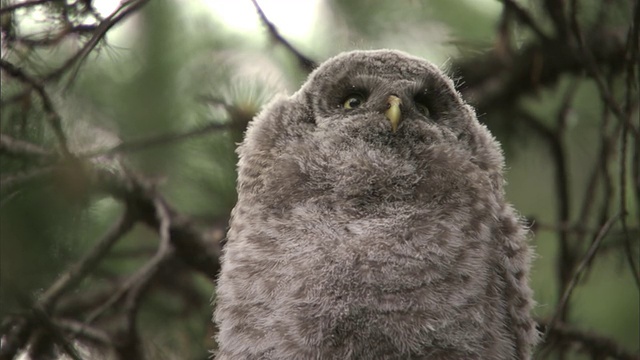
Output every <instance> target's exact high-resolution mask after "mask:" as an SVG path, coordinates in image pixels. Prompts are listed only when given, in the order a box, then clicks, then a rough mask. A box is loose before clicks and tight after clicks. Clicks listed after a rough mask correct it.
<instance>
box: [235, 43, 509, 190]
mask: <svg viewBox="0 0 640 360" xmlns="http://www.w3.org/2000/svg"><path fill="white" fill-rule="evenodd" d="M239 153H240V157H241V159H240V170H241V172H242V169H245V168H248V167H246V166H242V165H243V161H244V160H243V155H245V154H247V155H248V154H251V156H254V160H255V161H257V163H256V165H255V166H251V167H249V168H252V169H254V171H255V168H256V166H257V167H260V166H262V167H266V166H269V167H270V170H269V171H268V173H269V177H268V178H269V182H270V183H271V185H272V186H276V189H275V190H281V192H282V195H285V194H290V193H291V191H295V190H293V189H299V188H302V189H305V186H307V185H306V184H305V182H310V183H316V186H315V188H316V189H323V187H324V188H327V189H328V188H333V189H335V188H343V189H349V188H350V187H351V188H353V187H356V188H357V187H358V184H359V183H362V182H364V183H365V184H366V183H372V182H376V181H377V182H378V183H377V185H376V184H374V185H372V186H373V187H378V188H385V189H387V190H390V191H391V193H392V194H393V195H401V194H402V193H404V194H405V195H407V196H410V193H411V191H414V190H415V189H416V186H417V185H416V184H417V183H418V182H419V181H421V179H424V178H426V177H430V176H432V177H433V176H435V178H434V179H433V181H431V182H429V183H431V184H434V186H435V185H436V184H437V183H438V182H440V183H447V182H448V183H451V184H454V185H453V187H451V188H450V189H445V188H444V187H443V186H445V185H438V186H436V187H435V188H434V189H433V190H432V191H440V190H447V191H448V192H451V191H454V190H455V188H458V187H460V186H461V184H458V183H457V181H458V180H459V179H462V178H464V179H466V180H467V181H468V180H469V179H468V178H469V176H470V175H469V174H470V173H472V174H471V175H472V176H471V177H473V176H475V175H473V174H477V177H478V178H479V179H480V180H486V181H487V182H488V183H489V184H483V185H482V186H484V187H486V185H489V186H491V187H492V188H493V190H498V191H493V192H496V193H501V192H502V191H501V189H502V166H503V157H502V154H501V151H500V148H499V146H498V144H497V142H496V141H495V140H494V139H493V137H492V136H491V135H490V134H489V132H488V131H487V129H486V128H485V127H484V126H483V125H481V124H480V123H479V122H478V120H477V119H476V116H475V113H474V111H473V109H472V108H471V107H470V106H468V105H466V104H465V102H464V101H463V100H462V98H461V96H460V94H459V93H458V92H457V91H456V90H455V88H454V85H453V82H452V81H451V80H450V79H449V78H448V77H447V76H446V75H444V74H443V73H442V72H441V71H440V70H439V69H438V68H437V67H436V66H434V65H433V64H431V63H429V62H428V61H426V60H423V59H420V58H417V57H414V56H411V55H408V54H406V53H403V52H400V51H393V50H374V51H352V52H346V53H342V54H339V55H337V56H335V57H334V58H331V59H329V60H327V61H325V62H324V63H323V64H322V65H321V66H319V67H318V68H317V69H316V70H315V71H314V72H313V73H311V74H310V75H309V78H308V80H307V81H306V83H305V84H304V85H303V86H302V87H301V88H300V90H299V91H298V92H296V93H295V94H294V95H292V96H291V97H289V98H284V99H283V98H280V99H278V100H276V101H275V102H273V103H272V104H271V105H270V106H268V107H267V108H266V109H265V110H264V111H263V112H262V114H261V115H259V116H258V117H257V118H256V119H255V120H254V122H253V123H252V124H251V126H250V127H249V130H248V133H247V136H246V140H245V143H244V144H243V145H242V146H241V147H240V150H239ZM256 156H257V157H256ZM245 160H246V159H245ZM274 164H275V166H276V168H275V169H274V168H273V165H274ZM263 170H264V171H267V169H266V168H263ZM462 172H463V173H462ZM345 173H348V174H352V175H353V176H348V174H347V175H345ZM240 175H241V176H240V183H239V186H243V184H244V183H247V180H248V179H249V178H251V179H253V177H245V176H243V174H242V173H241V174H240ZM254 175H257V174H254ZM273 179H276V180H273ZM291 179H298V180H299V181H298V182H292V180H291ZM403 179H404V181H403ZM273 181H275V183H273ZM471 181H473V180H471ZM423 183H424V181H423ZM262 184H263V183H260V185H262ZM393 184H402V186H395V185H394V186H391V185H393ZM389 186H391V188H389ZM403 186H404V187H403ZM412 189H413V190H412ZM273 190H274V189H273V188H271V189H270V191H273ZM396 190H397V191H396ZM422 190H424V189H421V190H420V191H422ZM305 191H307V193H310V190H309V189H306V190H305ZM354 191H355V190H354ZM394 191H395V192H394ZM472 191H473V190H472ZM344 194H345V196H349V193H348V191H346V190H345V192H344ZM389 196H392V195H391V194H390V195H389Z"/></svg>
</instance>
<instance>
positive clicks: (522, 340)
mask: <svg viewBox="0 0 640 360" xmlns="http://www.w3.org/2000/svg"><path fill="white" fill-rule="evenodd" d="M499 230H500V231H499V244H498V246H499V251H500V253H501V257H500V262H501V263H500V266H499V267H500V271H501V272H502V274H501V275H502V278H503V279H504V281H505V288H504V291H503V295H502V296H503V300H504V302H505V304H506V306H507V319H508V320H507V326H508V328H509V329H511V330H512V332H513V334H514V337H515V354H516V356H517V359H521V360H526V359H531V353H532V350H533V347H534V346H535V345H536V343H537V342H538V338H539V334H538V331H537V330H536V324H535V321H534V320H533V318H532V317H531V309H532V307H533V306H534V301H533V292H532V291H531V288H530V287H529V284H528V278H529V266H530V260H531V250H530V248H529V246H528V244H527V239H528V238H527V235H526V230H525V228H524V227H523V226H522V224H521V223H520V221H519V220H518V217H517V216H516V215H515V213H514V210H513V209H512V208H511V206H509V205H506V206H505V208H504V210H503V214H502V216H501V221H500V229H499Z"/></svg>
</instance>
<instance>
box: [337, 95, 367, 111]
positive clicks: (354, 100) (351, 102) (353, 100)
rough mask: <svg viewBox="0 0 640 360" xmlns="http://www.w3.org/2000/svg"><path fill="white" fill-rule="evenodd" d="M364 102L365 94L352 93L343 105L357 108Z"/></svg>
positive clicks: (347, 107)
mask: <svg viewBox="0 0 640 360" xmlns="http://www.w3.org/2000/svg"><path fill="white" fill-rule="evenodd" d="M363 102H364V96H362V95H360V94H351V95H349V96H347V98H346V100H345V101H344V103H342V107H343V108H345V109H355V108H357V107H359V106H360V105H362V103H363Z"/></svg>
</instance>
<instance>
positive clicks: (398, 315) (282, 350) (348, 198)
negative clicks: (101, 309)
mask: <svg viewBox="0 0 640 360" xmlns="http://www.w3.org/2000/svg"><path fill="white" fill-rule="evenodd" d="M238 153H239V156H240V157H239V163H238V184H237V189H238V203H237V205H236V207H235V208H234V210H233V213H232V218H231V225H230V231H229V234H228V242H227V244H226V247H225V250H224V254H223V258H222V270H221V273H220V277H219V280H218V286H217V291H216V310H215V315H214V317H215V321H216V323H217V325H218V327H219V334H218V337H217V340H218V344H219V350H218V353H217V359H219V360H222V359H433V360H437V359H438V360H444V359H492V360H512V359H528V358H530V357H531V351H532V346H533V345H534V344H535V342H536V339H537V333H536V330H535V326H534V322H533V320H532V318H531V316H530V309H531V307H532V303H533V301H532V293H531V290H530V288H529V286H528V283H527V282H528V272H529V263H530V258H531V253H530V250H529V248H528V246H527V242H526V231H525V229H524V227H523V225H522V224H521V222H520V220H519V218H518V216H517V215H516V214H515V212H514V210H513V208H512V207H511V206H510V205H509V204H508V203H507V202H506V201H505V199H504V190H503V183H504V180H503V174H502V168H503V162H504V160H503V156H502V153H501V150H500V148H499V145H498V143H497V142H496V141H495V140H494V139H493V137H492V136H491V135H490V134H489V132H488V131H487V129H486V128H485V127H484V126H483V125H481V124H480V123H479V122H478V120H477V119H476V117H475V115H474V112H473V110H472V109H471V108H470V107H469V106H468V105H466V104H465V103H464V102H463V100H462V99H461V97H460V95H459V94H458V93H457V92H456V90H455V89H454V87H453V84H452V81H451V80H449V78H447V77H446V76H445V75H443V73H442V72H440V71H439V70H438V69H437V68H436V67H435V66H434V65H432V64H430V63H428V62H427V61H425V60H422V59H419V58H416V57H413V56H410V55H408V54H405V53H402V52H398V51H390V50H378V51H354V52H347V53H343V54H340V55H338V56H336V57H334V58H332V59H329V60H328V61H326V62H325V63H323V64H322V65H321V66H320V67H319V68H318V69H316V70H315V71H314V72H313V73H312V74H311V75H310V76H309V78H308V80H307V82H306V83H305V84H304V85H303V86H302V88H301V89H300V90H299V91H297V92H296V93H295V94H293V95H292V96H291V97H288V98H280V99H276V100H275V101H273V102H272V103H271V104H270V105H269V106H267V107H266V108H265V109H264V110H263V111H262V112H261V113H260V114H259V115H258V116H257V117H256V118H255V119H254V120H253V121H252V122H251V123H250V125H249V128H248V130H247V133H246V135H245V139H244V142H243V143H242V145H241V146H240V147H239V149H238Z"/></svg>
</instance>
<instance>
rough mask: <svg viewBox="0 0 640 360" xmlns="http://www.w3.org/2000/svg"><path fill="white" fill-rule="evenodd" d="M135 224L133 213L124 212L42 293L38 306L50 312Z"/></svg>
mask: <svg viewBox="0 0 640 360" xmlns="http://www.w3.org/2000/svg"><path fill="white" fill-rule="evenodd" d="M135 222H136V219H135V216H134V215H133V213H132V212H131V211H129V210H126V211H125V212H124V214H123V215H122V216H121V217H120V219H119V220H118V221H117V222H116V223H115V224H113V226H112V227H111V228H110V229H109V230H108V231H107V232H106V233H105V234H104V236H103V237H102V239H100V240H99V241H98V242H97V243H96V245H95V246H94V247H93V248H92V249H91V250H90V251H89V252H88V253H87V254H86V255H85V256H84V257H83V258H82V259H80V261H79V262H77V263H76V264H74V265H73V266H71V267H70V268H69V269H68V270H67V271H66V272H64V273H63V274H62V275H61V276H60V277H58V279H57V280H56V282H55V283H53V285H51V287H49V288H48V289H47V291H45V292H44V294H43V295H42V297H41V298H40V300H39V301H38V305H39V306H40V307H42V308H43V309H45V310H46V311H47V312H51V308H52V307H54V306H55V303H56V301H57V300H58V299H59V298H60V296H62V295H63V294H64V293H65V292H67V291H69V290H70V289H71V288H73V287H75V286H76V285H78V283H80V281H81V280H82V279H84V277H85V276H86V275H87V274H89V272H91V271H92V270H93V269H94V268H95V267H96V266H97V265H98V263H99V262H100V261H101V260H102V258H103V257H104V256H105V255H106V254H107V253H108V252H109V250H110V249H111V247H112V246H113V245H114V244H115V243H116V242H117V241H118V240H119V239H121V238H122V236H123V235H124V234H126V233H127V232H129V230H131V228H132V227H133V225H134V224H135Z"/></svg>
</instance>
